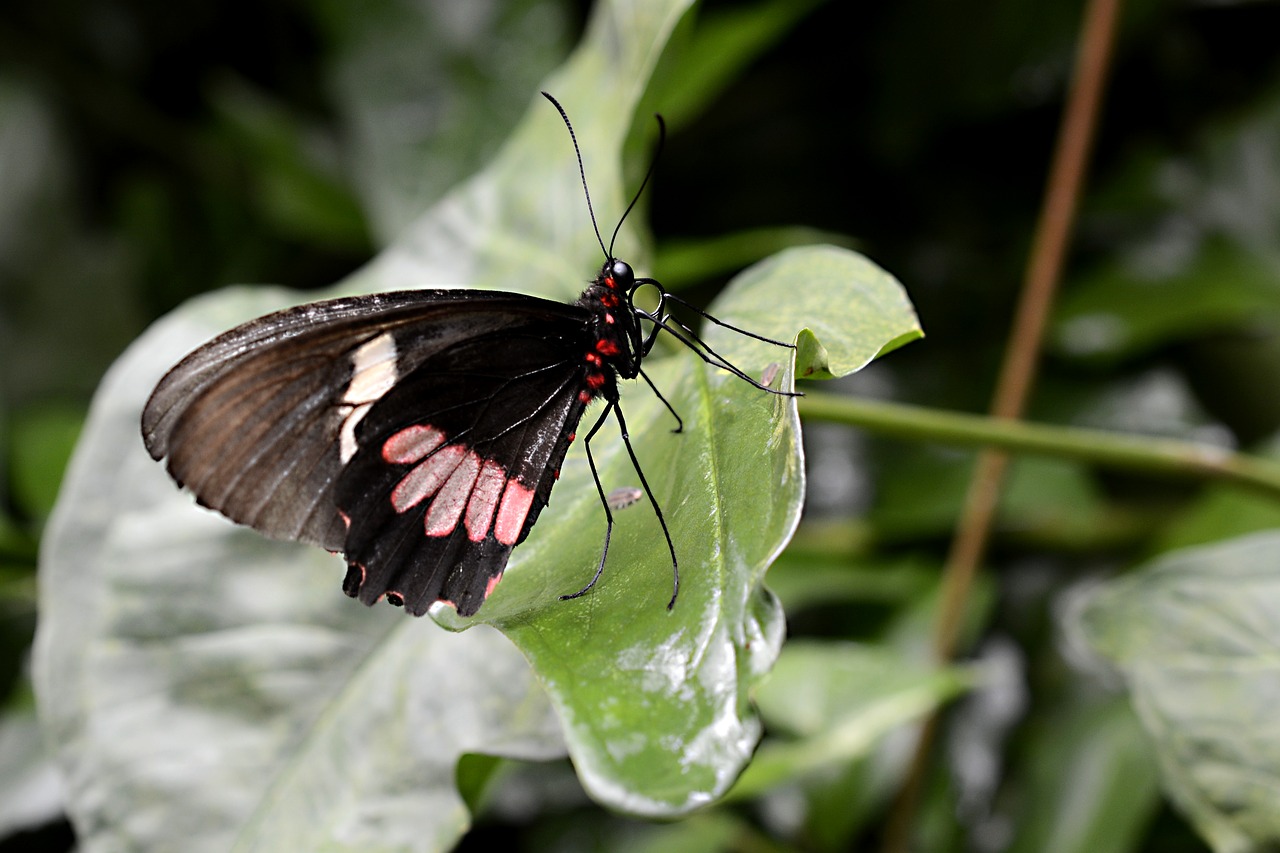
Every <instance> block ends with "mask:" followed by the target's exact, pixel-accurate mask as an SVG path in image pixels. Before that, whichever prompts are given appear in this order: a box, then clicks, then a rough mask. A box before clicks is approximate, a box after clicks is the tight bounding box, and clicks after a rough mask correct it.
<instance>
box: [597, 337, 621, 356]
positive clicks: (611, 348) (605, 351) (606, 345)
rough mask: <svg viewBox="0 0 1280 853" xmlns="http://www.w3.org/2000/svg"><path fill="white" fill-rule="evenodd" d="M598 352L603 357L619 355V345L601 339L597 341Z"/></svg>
mask: <svg viewBox="0 0 1280 853" xmlns="http://www.w3.org/2000/svg"><path fill="white" fill-rule="evenodd" d="M596 352H598V353H600V354H601V355H617V354H618V345H617V344H615V343H614V342H613V341H611V340H609V339H607V338H601V339H600V340H598V341H596Z"/></svg>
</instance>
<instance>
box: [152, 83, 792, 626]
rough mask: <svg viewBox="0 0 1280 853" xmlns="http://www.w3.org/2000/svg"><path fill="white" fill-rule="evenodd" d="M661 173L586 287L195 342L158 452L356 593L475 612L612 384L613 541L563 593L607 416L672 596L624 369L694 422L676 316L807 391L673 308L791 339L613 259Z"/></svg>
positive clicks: (363, 307)
mask: <svg viewBox="0 0 1280 853" xmlns="http://www.w3.org/2000/svg"><path fill="white" fill-rule="evenodd" d="M542 94H543V95H544V96H545V97H546V98H547V99H548V100H549V101H550V102H551V103H552V104H553V105H554V106H555V108H556V109H557V110H558V111H559V113H560V116H561V118H562V119H563V121H564V123H565V126H566V127H567V128H568V130H569V134H570V138H571V140H572V141H573V146H574V151H575V154H576V155H577V158H578V170H579V174H580V175H581V177H582V186H583V191H584V194H585V195H586V198H587V207H588V211H589V212H590V214H591V221H592V225H593V227H594V226H595V213H594V211H592V210H591V196H590V192H589V191H588V190H587V181H586V172H585V170H584V169H583V165H582V154H581V151H580V150H579V148H578V142H577V138H576V136H575V135H574V132H573V126H572V124H570V122H569V118H568V115H567V114H566V113H565V110H564V108H563V107H561V106H560V104H559V102H558V101H556V100H555V98H553V97H551V95H548V94H547V93H545V92H543V93H542ZM658 123H659V129H660V131H661V133H660V135H659V149H660V148H661V140H662V138H663V136H665V127H664V125H663V123H662V119H661V117H660V116H659V117H658ZM656 162H657V155H656V154H655V157H654V160H653V163H656ZM652 173H653V164H651V165H650V168H649V173H648V174H647V175H646V176H645V179H644V181H643V182H642V183H641V186H640V189H639V190H638V191H637V193H636V195H635V197H634V198H633V200H632V202H631V205H630V206H628V208H627V210H626V212H624V213H623V216H622V217H621V219H620V220H619V222H618V227H617V228H616V229H615V230H614V233H613V238H612V239H611V241H610V247H609V248H607V249H606V248H605V245H604V241H603V239H601V237H600V232H599V229H598V228H597V229H596V239H597V241H598V242H599V243H600V248H601V250H602V251H603V252H604V255H605V258H606V260H605V262H604V264H603V265H602V266H601V268H600V270H599V272H598V273H597V274H596V276H595V279H594V281H593V282H592V283H591V285H590V286H589V287H587V289H586V290H585V291H583V293H582V295H581V296H580V297H579V298H578V299H577V300H576V301H575V302H573V303H568V304H566V303H560V302H554V301H550V300H546V299H540V298H537V297H533V296H528V295H524V294H518V293H503V292H499V291H488V290H465V289H452V290H412V291H401V292H393V293H380V294H372V295H365V296H354V297H348V298H340V299H330V300H326V301H322V302H314V303H311V304H307V305H301V306H298V307H295V308H289V309H286V310H283V311H278V312H275V313H273V314H268V315H266V316H263V317H260V318H258V319H256V320H252V321H250V322H248V323H245V324H243V325H241V326H238V327H236V328H234V329H231V330H230V331H228V332H225V333H224V334H222V335H220V336H218V337H216V338H214V339H213V340H211V341H209V342H208V343H206V344H204V345H203V346H201V347H199V348H198V349H196V350H195V351H193V352H192V353H190V354H189V355H187V356H186V357H185V358H184V359H182V360H181V361H180V362H179V363H178V364H177V365H175V366H174V367H173V368H172V369H171V370H170V371H169V372H168V373H167V374H166V375H165V376H164V377H163V378H162V379H161V380H160V382H159V384H158V385H157V386H156V388H155V390H154V391H153V392H152V394H151V397H150V399H149V400H148V402H147V404H146V407H145V409H144V410H143V414H142V435H143V439H144V441H145V444H146V447H147V450H148V452H150V454H151V456H152V458H154V459H156V460H157V461H159V460H164V461H165V465H166V468H167V470H168V472H169V474H170V475H171V476H172V477H173V479H174V480H175V481H177V483H178V484H179V486H182V487H186V488H187V489H189V490H190V491H192V492H193V493H194V494H195V496H196V499H197V502H198V503H200V504H201V505H203V506H205V507H209V508H211V509H214V510H217V511H218V512H220V513H222V514H223V515H225V516H227V517H228V518H230V519H231V520H233V521H236V522H238V523H240V524H244V525H248V526H249V527H252V528H254V529H255V530H258V531H260V532H262V533H264V534H266V535H268V536H271V537H273V538H278V539H288V540H299V541H303V542H310V543H314V544H316V545H319V546H321V547H323V548H326V549H328V550H330V551H333V552H341V553H343V554H344V556H345V558H346V561H347V573H346V577H345V579H344V580H343V584H342V588H343V591H344V592H345V593H346V594H347V595H349V596H351V597H352V598H358V599H359V600H360V601H363V602H364V603H366V604H369V605H372V604H374V603H376V602H377V601H379V600H381V599H385V600H386V601H388V602H390V603H391V604H394V605H398V606H402V607H404V608H405V609H406V610H407V611H408V612H410V613H412V614H414V615H418V616H420V615H422V614H424V613H426V612H427V610H428V609H429V608H430V607H431V606H432V605H433V604H435V603H436V602H437V601H440V602H444V603H446V604H449V605H452V606H453V607H454V608H456V610H457V612H458V613H459V615H462V616H471V615H473V614H474V613H476V612H477V611H478V610H479V608H480V605H481V604H482V603H483V602H484V600H485V599H486V598H487V597H488V595H489V593H490V592H491V591H492V590H493V588H494V586H495V585H496V584H497V583H498V581H499V580H500V579H501V577H502V573H503V570H504V569H505V567H506V565H507V560H508V558H509V557H510V555H511V550H512V549H513V548H515V547H516V546H517V545H519V544H520V543H521V542H523V541H524V540H525V538H526V537H528V535H529V531H530V530H531V529H532V528H533V525H534V524H535V523H536V522H537V520H538V517H539V516H540V514H541V513H542V510H543V509H544V508H545V507H546V506H547V502H548V500H549V498H550V495H551V489H552V487H553V486H554V484H555V482H556V479H557V478H558V476H559V470H560V466H561V463H562V462H563V460H564V458H565V454H566V453H567V452H568V449H569V446H570V444H571V443H572V442H573V441H574V440H575V439H576V432H577V429H578V426H579V424H580V422H581V421H582V418H583V415H584V414H585V412H586V411H587V409H588V407H589V406H590V405H591V404H592V403H594V402H595V401H597V400H599V401H601V402H602V403H603V408H602V409H601V410H600V412H599V414H598V415H597V416H596V418H595V420H594V422H593V425H592V426H591V428H590V429H589V430H588V431H587V434H586V436H585V439H584V441H583V444H584V445H585V448H586V456H587V461H588V463H589V465H590V468H591V472H592V476H593V477H594V478H595V484H596V488H597V491H598V492H599V496H600V503H601V506H602V507H603V509H604V513H605V537H604V547H603V549H602V553H601V556H600V561H599V564H598V565H597V566H596V572H595V575H594V576H593V577H592V578H591V580H590V582H588V583H587V584H586V585H585V586H584V587H583V588H582V589H580V590H578V591H577V592H574V593H571V594H568V595H563V596H561V598H562V599H568V598H576V597H578V596H580V595H583V594H585V593H586V592H588V591H589V590H590V589H591V588H592V587H593V586H594V585H595V583H596V581H597V580H599V578H600V576H601V573H602V572H603V570H604V565H605V560H606V558H607V556H608V552H609V540H610V536H611V535H612V532H613V513H612V510H611V505H612V504H611V501H610V499H609V497H608V496H606V494H605V491H604V487H603V485H602V484H601V482H600V477H599V473H598V472H597V469H596V463H595V459H594V456H593V455H592V452H591V442H592V440H593V439H594V438H595V436H596V434H597V433H598V432H599V430H600V428H601V427H602V425H603V424H604V422H605V420H606V419H607V418H608V417H609V416H610V415H613V416H614V417H615V419H616V421H617V424H618V427H619V431H620V433H621V435H622V440H623V443H624V445H625V446H626V449H627V453H628V454H629V456H630V458H631V461H632V464H633V466H634V467H635V470H636V473H637V475H638V477H639V480H640V485H641V488H642V490H643V492H644V493H645V494H646V495H647V496H648V497H649V501H650V503H651V504H652V506H653V511H654V513H655V514H656V515H657V518H658V521H659V523H660V525H661V528H662V532H663V534H664V536H665V537H666V541H667V547H668V549H669V551H670V553H671V565H672V573H673V578H674V580H673V591H672V596H671V599H670V602H669V603H668V605H667V607H668V609H670V608H671V607H672V606H674V604H675V602H676V598H677V596H678V595H679V591H680V574H679V565H678V561H677V558H676V550H675V546H674V544H673V543H672V541H671V533H670V531H669V529H668V527H667V522H666V519H665V518H664V516H663V514H662V509H661V507H660V506H659V505H658V502H657V501H656V500H655V499H654V496H653V491H652V489H651V488H650V486H649V483H648V482H647V480H646V479H645V476H644V473H643V471H642V470H641V468H640V463H639V460H638V459H637V457H636V453H635V450H634V449H633V448H632V446H631V441H630V438H629V435H628V431H627V425H626V420H625V417H624V415H623V412H622V408H621V406H620V404H619V392H618V382H619V380H631V379H636V378H640V379H643V380H644V381H645V382H646V384H648V385H649V387H650V388H651V389H652V390H653V392H654V393H655V394H656V395H657V397H658V399H659V400H661V401H662V403H663V404H664V405H665V406H666V408H667V409H668V411H670V413H671V414H672V416H673V417H674V418H675V421H676V429H675V431H676V432H679V431H680V430H681V429H682V428H683V422H682V421H681V420H680V417H679V415H678V414H677V413H676V412H675V410H674V409H673V408H672V407H671V404H670V403H668V402H667V401H666V399H665V398H663V397H662V394H661V393H660V392H659V391H658V389H657V387H656V386H654V384H653V382H652V381H651V380H650V379H649V377H648V376H647V375H646V374H645V372H644V370H643V368H642V362H643V360H644V358H645V357H646V356H647V355H648V354H649V353H650V352H651V350H652V349H653V346H654V343H655V341H656V339H657V336H658V333H659V331H664V330H665V331H666V332H668V333H669V334H671V335H672V336H674V337H675V338H676V339H677V340H679V341H681V342H682V343H683V344H685V345H686V346H688V347H689V348H691V349H692V350H693V351H694V352H696V353H697V354H698V355H699V356H700V357H701V358H702V359H703V361H705V362H707V363H708V364H711V365H714V366H716V367H720V368H723V369H725V370H728V371H730V372H731V373H732V374H734V375H735V376H738V377H740V378H741V379H743V380H745V381H747V382H749V383H751V384H752V385H755V386H756V387H758V388H760V389H761V390H763V391H767V392H769V393H773V394H783V395H787V396H794V395H795V392H788V391H776V390H774V389H771V388H768V387H766V385H765V384H762V383H759V382H756V381H755V380H754V379H752V378H751V377H750V376H748V375H747V374H745V373H743V372H742V371H741V370H739V369H738V368H736V367H734V366H733V365H732V364H730V363H729V362H728V361H727V360H725V359H724V358H722V357H721V356H719V355H718V354H717V353H715V352H714V351H713V350H712V349H711V348H710V347H709V346H707V344H706V343H705V342H704V341H703V340H702V339H701V338H700V337H699V336H698V335H697V334H696V333H695V332H694V331H693V330H692V329H691V328H690V327H689V326H687V325H685V324H684V323H682V322H680V321H679V320H677V319H675V318H674V317H672V316H671V314H670V313H669V311H668V306H669V305H670V304H679V305H683V306H685V307H687V308H688V309H690V310H692V311H694V312H696V313H697V314H699V315H701V316H703V317H705V318H707V319H708V320H710V321H711V322H714V323H718V324H719V325H721V326H724V327H726V328H728V329H731V330H733V331H735V332H739V333H742V334H745V335H748V336H749V337H753V338H756V339H758V340H762V341H766V342H768V343H771V344H775V345H778V346H783V347H790V346H791V345H790V344H786V343H783V342H781V341H775V340H772V339H770V338H764V337H761V336H759V335H756V334H754V333H751V332H747V331H745V330H743V329H738V328H737V327H735V326H730V325H729V324H727V323H722V322H720V321H719V320H716V319H715V318H714V317H711V316H710V315H708V314H706V313H705V312H702V311H700V310H699V309H697V308H695V307H693V306H691V305H689V304H688V303H687V302H685V301H684V300H681V299H679V298H678V297H676V296H674V295H672V294H669V293H667V292H665V291H664V290H663V289H662V286H661V284H659V283H658V282H657V281H656V280H654V279H651V278H641V277H637V276H636V275H635V273H634V271H633V269H632V268H631V266H630V265H629V264H627V263H626V262H624V261H621V260H619V259H617V258H615V257H614V256H613V253H612V244H613V240H615V239H616V238H617V234H618V230H619V229H621V227H622V221H623V220H625V218H626V215H627V213H629V212H630V211H631V209H632V208H633V207H634V206H635V204H636V201H637V200H638V199H639V198H640V194H641V193H642V192H643V190H644V186H645V185H646V184H647V182H648V180H649V177H650V176H651V175H652ZM646 285H649V286H653V287H654V288H656V290H657V291H658V301H657V308H656V310H653V311H646V310H645V309H643V308H641V307H639V306H637V304H636V293H637V291H638V290H639V289H640V288H642V287H644V286H646ZM642 321H643V322H644V323H646V324H647V325H648V327H649V328H648V329H647V330H646V329H645V327H644V326H642ZM613 503H614V504H616V501H614V502H613Z"/></svg>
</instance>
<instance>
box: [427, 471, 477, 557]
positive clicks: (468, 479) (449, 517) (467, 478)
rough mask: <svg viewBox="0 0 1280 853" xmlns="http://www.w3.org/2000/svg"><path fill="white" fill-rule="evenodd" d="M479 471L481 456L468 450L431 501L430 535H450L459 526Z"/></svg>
mask: <svg viewBox="0 0 1280 853" xmlns="http://www.w3.org/2000/svg"><path fill="white" fill-rule="evenodd" d="M479 473H480V457H479V456H477V455H476V454H475V452H474V451H471V452H468V453H467V455H466V456H464V457H462V459H461V461H459V462H458V467H456V468H454V469H453V473H452V474H450V475H449V479H448V480H446V481H445V484H444V485H443V486H441V487H440V491H439V492H437V493H436V498H435V500H433V501H432V502H431V508H430V509H428V510H427V520H426V530H427V535H428V536H448V535H449V534H450V533H452V532H453V530H454V528H455V527H457V526H458V519H460V518H461V517H462V510H463V509H465V508H466V506H467V501H468V500H469V499H470V498H471V489H472V487H473V486H474V485H475V483H476V476H477V475H478V474H479Z"/></svg>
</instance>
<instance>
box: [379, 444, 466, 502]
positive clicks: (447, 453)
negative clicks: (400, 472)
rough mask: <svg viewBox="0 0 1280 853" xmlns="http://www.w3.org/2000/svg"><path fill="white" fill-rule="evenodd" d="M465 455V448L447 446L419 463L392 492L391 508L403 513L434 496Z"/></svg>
mask: <svg viewBox="0 0 1280 853" xmlns="http://www.w3.org/2000/svg"><path fill="white" fill-rule="evenodd" d="M466 455H467V449H466V448H465V447H459V446H458V445H449V446H448V447H444V448H441V449H440V450H438V451H436V452H435V453H434V454H432V455H431V456H428V457H427V458H426V459H424V460H423V461H422V462H419V463H418V464H417V465H415V466H414V467H413V468H412V469H410V471H409V473H408V474H405V475H404V479H402V480H401V481H400V482H399V483H397V484H396V487H395V489H393V490H392V492H391V506H392V507H394V508H395V511H396V512H405V511H407V510H409V509H411V508H412V507H415V506H417V505H418V504H420V503H422V502H423V501H424V500H426V499H427V498H429V497H431V496H432V495H434V494H435V493H436V492H438V491H439V490H440V487H441V486H443V485H444V483H445V481H446V480H448V479H449V475H451V474H452V473H453V471H454V469H455V468H457V467H458V463H460V462H461V461H462V459H463V457H464V456H466Z"/></svg>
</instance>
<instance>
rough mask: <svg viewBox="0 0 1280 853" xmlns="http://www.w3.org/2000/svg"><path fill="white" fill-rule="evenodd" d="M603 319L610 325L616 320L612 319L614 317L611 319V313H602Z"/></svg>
mask: <svg viewBox="0 0 1280 853" xmlns="http://www.w3.org/2000/svg"><path fill="white" fill-rule="evenodd" d="M604 321H605V322H606V323H608V324H609V325H610V326H612V325H613V324H614V323H615V322H617V321H616V320H614V319H613V315H612V314H605V315H604Z"/></svg>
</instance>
